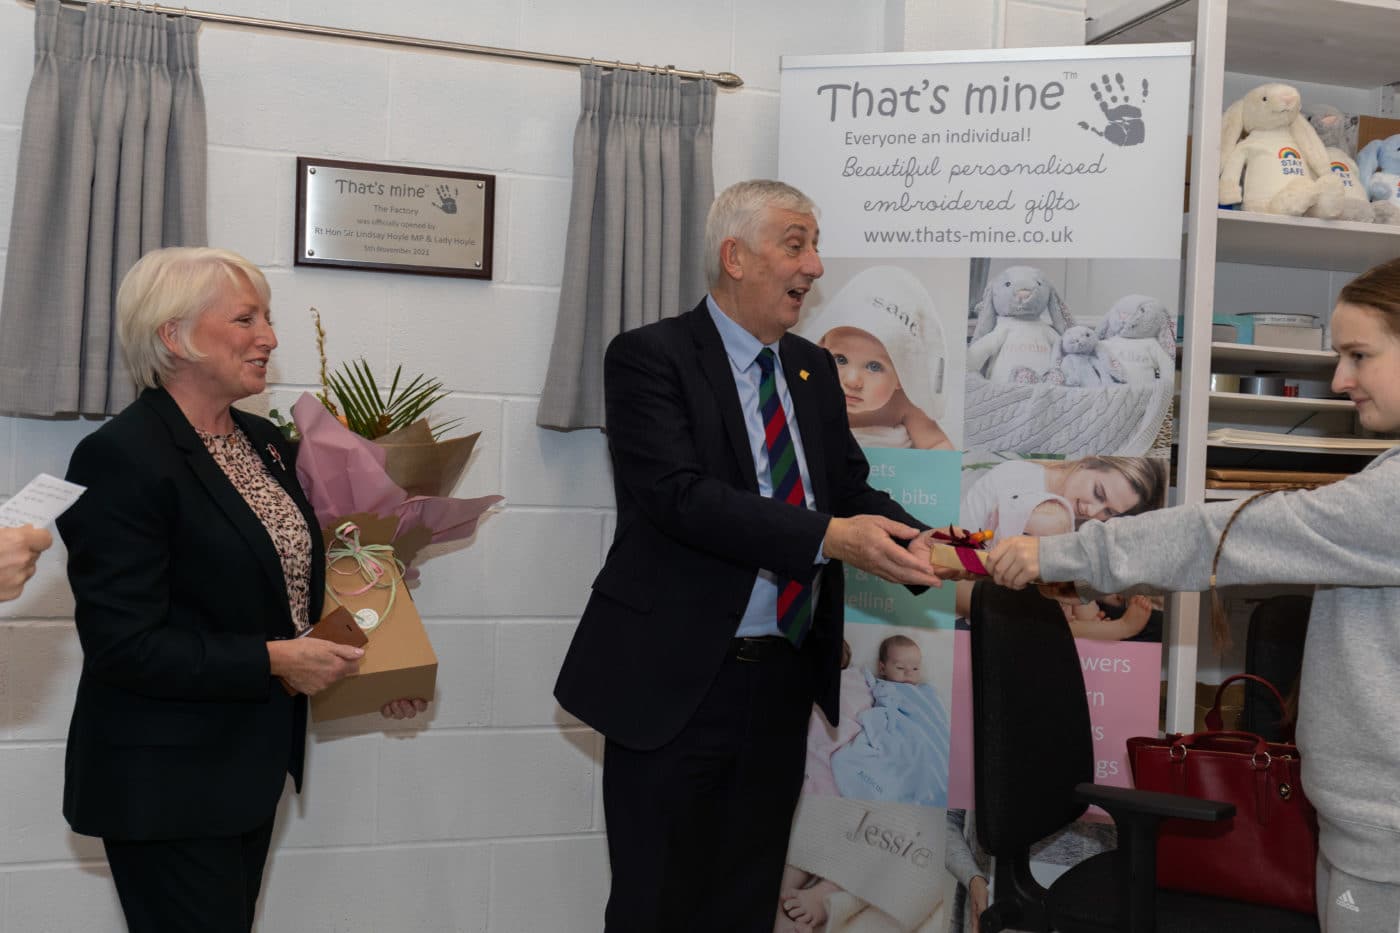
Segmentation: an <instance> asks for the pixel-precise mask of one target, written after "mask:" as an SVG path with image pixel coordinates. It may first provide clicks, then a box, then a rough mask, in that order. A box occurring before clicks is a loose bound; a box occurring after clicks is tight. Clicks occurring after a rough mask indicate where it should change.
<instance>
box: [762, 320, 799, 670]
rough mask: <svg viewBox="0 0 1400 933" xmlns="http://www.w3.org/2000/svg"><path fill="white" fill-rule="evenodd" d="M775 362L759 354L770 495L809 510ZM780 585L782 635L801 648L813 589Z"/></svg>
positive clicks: (767, 353)
mask: <svg viewBox="0 0 1400 933" xmlns="http://www.w3.org/2000/svg"><path fill="white" fill-rule="evenodd" d="M774 362H775V357H774V356H773V351H772V350H770V349H768V348H767V347H764V348H763V349H762V350H760V351H759V352H758V368H759V369H760V370H761V371H762V376H761V377H760V378H759V380H758V410H759V412H760V413H761V414H762V415H763V439H764V445H765V446H766V447H767V448H768V478H769V480H770V482H771V483H772V486H773V491H772V493H770V495H771V496H772V497H773V498H774V499H778V500H780V501H782V502H786V503H787V504H789V505H796V506H800V507H802V508H804V509H805V508H806V507H807V496H806V493H805V491H804V490H803V488H802V471H801V470H800V469H798V466H797V448H796V447H795V446H793V443H792V432H791V431H789V430H788V423H787V414H786V413H785V412H784V411H783V402H782V399H781V398H779V397H778V380H777V378H776V377H775V376H774V375H773V366H774ZM779 583H780V587H779V590H778V631H780V632H782V633H783V635H784V636H785V637H786V638H787V640H788V641H790V642H792V643H793V644H794V645H801V644H802V639H803V637H804V636H806V634H807V629H808V628H809V627H810V625H811V622H812V587H811V586H810V585H808V584H803V583H798V582H797V581H796V580H787V581H785V582H784V581H779Z"/></svg>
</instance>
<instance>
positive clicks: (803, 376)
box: [797, 369, 811, 382]
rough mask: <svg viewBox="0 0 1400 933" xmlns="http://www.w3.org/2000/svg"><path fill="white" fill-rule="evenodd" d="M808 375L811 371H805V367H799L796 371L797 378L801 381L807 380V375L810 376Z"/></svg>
mask: <svg viewBox="0 0 1400 933" xmlns="http://www.w3.org/2000/svg"><path fill="white" fill-rule="evenodd" d="M810 375H811V373H809V372H807V370H805V369H799V370H798V371H797V378H799V379H801V380H802V381H803V382H806V381H807V377H808V376H810Z"/></svg>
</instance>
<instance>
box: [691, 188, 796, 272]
mask: <svg viewBox="0 0 1400 933" xmlns="http://www.w3.org/2000/svg"><path fill="white" fill-rule="evenodd" d="M770 207H773V208H777V209H778V210H785V211H795V212H796V213H799V214H811V215H813V216H816V213H817V206H816V205H815V204H813V203H812V199H811V198H809V197H807V195H805V194H803V193H802V192H801V191H798V190H797V189H796V188H794V187H793V186H792V185H789V184H787V183H785V182H781V181H771V180H769V179H766V178H757V179H754V180H752V181H741V182H737V183H736V184H733V185H730V186H729V187H728V188H725V189H724V190H723V191H721V192H720V193H719V197H717V198H715V203H713V204H711V205H710V213H709V216H708V217H706V218H705V271H706V274H707V275H708V276H709V284H710V287H711V288H713V287H714V286H715V285H716V284H718V283H719V280H720V277H721V276H722V275H723V274H724V266H723V265H722V264H721V263H720V256H719V247H720V244H721V243H723V242H724V241H725V240H727V239H729V238H730V237H734V238H736V239H738V240H741V241H742V242H743V243H745V244H746V245H748V246H753V245H754V242H753V241H754V236H755V235H756V234H757V232H758V227H759V225H760V224H761V223H762V222H763V215H764V213H765V212H766V211H767V209H768V208H770Z"/></svg>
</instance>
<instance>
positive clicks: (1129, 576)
mask: <svg viewBox="0 0 1400 933" xmlns="http://www.w3.org/2000/svg"><path fill="white" fill-rule="evenodd" d="M1332 343H1333V347H1334V348H1335V349H1336V350H1337V352H1338V353H1339V355H1340V358H1339V360H1338V363H1337V370H1336V374H1335V376H1334V377H1333V380H1332V388H1333V389H1334V390H1335V391H1337V392H1344V393H1346V394H1347V395H1348V396H1349V397H1350V398H1351V400H1352V401H1353V402H1354V403H1355V405H1356V411H1357V416H1358V418H1359V420H1360V422H1361V424H1362V426H1363V427H1365V428H1367V429H1369V430H1372V431H1379V432H1384V433H1393V432H1400V259H1398V260H1391V261H1390V262H1387V263H1384V264H1382V265H1379V266H1376V267H1375V268H1373V269H1370V270H1368V271H1367V272H1365V273H1363V274H1362V275H1361V276H1360V277H1358V278H1357V279H1356V280H1354V281H1353V282H1351V283H1349V284H1348V285H1347V286H1346V287H1345V288H1343V289H1342V291H1341V294H1340V296H1339V297H1338V301H1337V306H1336V309H1335V310H1334V312H1333V315H1332ZM1237 506H1238V503H1234V502H1214V503H1207V504H1205V505H1196V506H1182V507H1179V508H1172V509H1163V510H1160V511H1156V512H1148V513H1146V514H1143V515H1138V516H1133V517H1124V518H1117V519H1113V520H1110V521H1109V522H1107V523H1102V522H1090V523H1087V524H1085V525H1083V526H1081V527H1080V529H1079V530H1078V532H1076V533H1073V534H1067V535H1059V536H1056V537H1051V538H1038V539H1037V538H1027V537H1019V538H1008V539H1006V540H1004V541H1002V542H1000V543H999V544H998V545H997V546H996V547H995V548H994V549H993V552H992V554H991V555H990V557H989V559H988V568H989V570H990V571H991V573H992V577H993V579H994V580H995V581H996V582H997V583H1000V584H1002V585H1005V586H1012V587H1022V586H1026V585H1027V584H1029V583H1031V582H1032V581H1037V580H1044V581H1047V582H1049V581H1077V582H1080V583H1082V584H1083V585H1084V586H1086V587H1088V588H1091V589H1093V590H1097V591H1099V592H1104V593H1113V592H1121V591H1123V590H1125V589H1129V588H1132V587H1135V586H1139V587H1147V588H1151V589H1156V590H1166V591H1178V590H1186V591H1190V590H1205V589H1207V588H1208V587H1209V585H1210V572H1211V559H1212V557H1213V555H1214V553H1215V547H1216V543H1217V542H1218V541H1219V540H1220V535H1221V531H1222V530H1223V528H1224V527H1225V523H1226V522H1227V521H1228V520H1229V519H1230V516H1231V515H1232V514H1233V513H1234V512H1235V509H1236V508H1237ZM1218 583H1219V585H1221V586H1229V585H1231V584H1241V583H1315V584H1317V591H1316V593H1315V595H1314V597H1313V606H1312V617H1311V621H1310V622H1309V625H1308V635H1307V641H1306V644H1305V648H1304V655H1303V672H1302V681H1301V685H1300V688H1299V714H1298V746H1299V749H1300V751H1301V752H1302V757H1303V783H1304V786H1305V787H1306V789H1307V794H1308V798H1309V799H1310V800H1311V801H1312V803H1313V805H1314V806H1315V807H1316V808H1317V814H1318V824H1319V830H1320V839H1319V843H1320V849H1321V852H1320V855H1319V858H1318V874H1317V901H1318V916H1319V918H1320V920H1321V921H1322V924H1323V926H1322V928H1323V930H1324V931H1325V933H1340V931H1350V930H1358V931H1361V930H1396V929H1397V925H1400V447H1396V448H1392V449H1391V450H1389V451H1386V452H1385V453H1384V454H1382V455H1381V456H1379V457H1377V458H1376V459H1375V460H1374V461H1372V462H1371V463H1370V464H1369V465H1368V466H1367V467H1366V469H1365V470H1363V471H1362V472H1361V473H1359V474H1357V475H1355V476H1353V477H1350V478H1348V479H1345V480H1343V481H1341V482H1338V483H1335V484H1333V485H1330V486H1323V487H1321V488H1318V489H1314V490H1307V491H1297V492H1284V493H1276V494H1274V495H1271V496H1268V497H1265V498H1263V499H1260V500H1258V501H1256V502H1254V503H1252V504H1251V505H1250V506H1249V507H1248V508H1246V509H1244V510H1243V511H1241V512H1240V513H1239V517H1238V518H1237V519H1236V521H1235V523H1234V525H1232V526H1231V527H1230V533H1229V536H1228V538H1227V539H1226V542H1225V545H1224V547H1223V548H1222V551H1221V557H1220V565H1219V570H1218Z"/></svg>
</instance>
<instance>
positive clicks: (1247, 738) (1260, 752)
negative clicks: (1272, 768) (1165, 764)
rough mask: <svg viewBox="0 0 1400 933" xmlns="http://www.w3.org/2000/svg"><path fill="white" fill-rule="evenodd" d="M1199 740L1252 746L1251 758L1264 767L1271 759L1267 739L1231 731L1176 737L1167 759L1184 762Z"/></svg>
mask: <svg viewBox="0 0 1400 933" xmlns="http://www.w3.org/2000/svg"><path fill="white" fill-rule="evenodd" d="M1201 739H1240V740H1242V741H1244V742H1249V743H1251V744H1252V745H1253V746H1254V752H1253V757H1254V759H1255V760H1256V761H1257V762H1259V763H1261V764H1262V765H1263V766H1264V767H1268V763H1269V761H1270V760H1271V759H1272V756H1271V755H1270V754H1269V740H1268V739H1266V738H1264V737H1263V736H1262V735H1256V734H1255V733H1253V732H1237V731H1233V730H1226V731H1223V732H1192V733H1191V734H1189V735H1178V736H1177V737H1176V738H1175V739H1173V740H1172V744H1171V747H1170V748H1169V749H1168V750H1167V755H1168V757H1170V758H1171V760H1172V761H1184V760H1185V758H1186V753H1187V752H1189V751H1190V750H1191V747H1192V746H1193V745H1195V744H1196V743H1197V742H1198V741H1200V740H1201ZM1178 748H1180V749H1181V751H1180V752H1179V753H1178V752H1177V749H1178Z"/></svg>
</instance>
